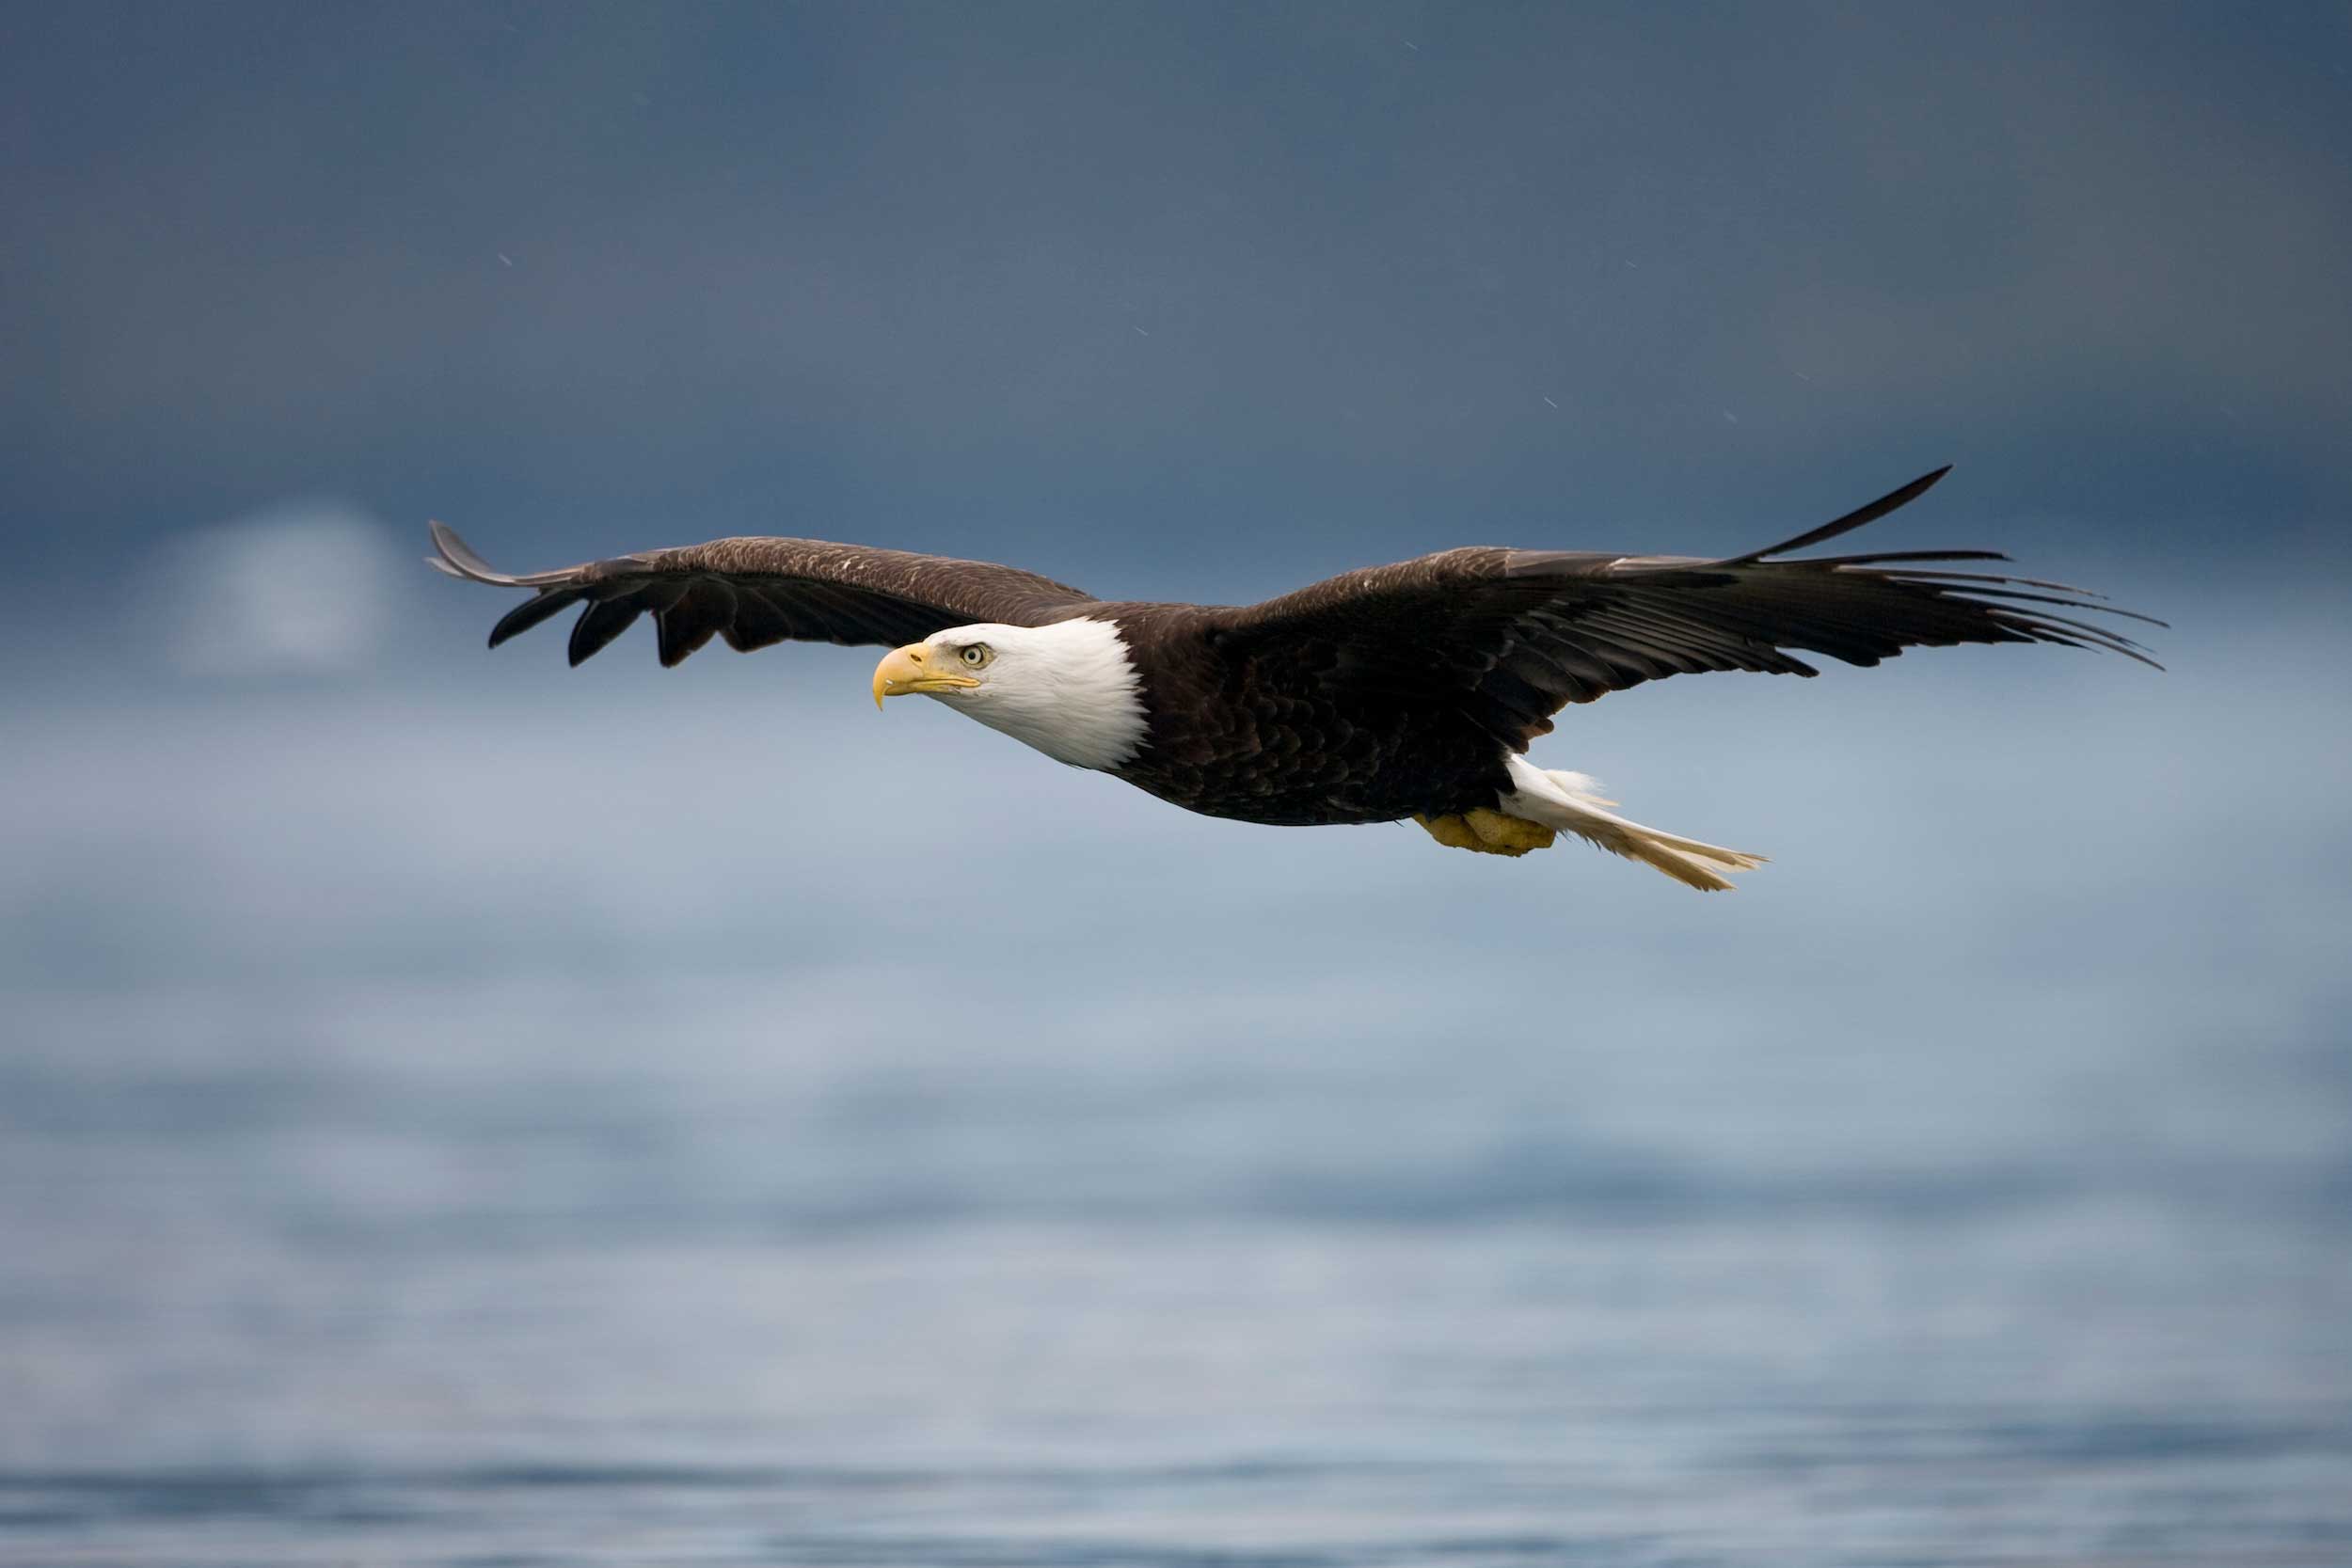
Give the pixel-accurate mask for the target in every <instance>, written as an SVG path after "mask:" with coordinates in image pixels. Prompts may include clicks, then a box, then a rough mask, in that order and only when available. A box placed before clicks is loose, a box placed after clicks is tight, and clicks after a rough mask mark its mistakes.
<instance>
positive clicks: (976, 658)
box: [958, 642, 991, 670]
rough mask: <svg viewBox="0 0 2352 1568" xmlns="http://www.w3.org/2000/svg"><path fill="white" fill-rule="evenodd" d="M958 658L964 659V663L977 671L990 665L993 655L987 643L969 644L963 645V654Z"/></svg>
mask: <svg viewBox="0 0 2352 1568" xmlns="http://www.w3.org/2000/svg"><path fill="white" fill-rule="evenodd" d="M958 657H961V658H962V660H963V662H964V663H966V664H968V665H970V666H971V667H972V668H973V669H975V670H977V669H979V668H981V667H982V666H984V665H986V664H987V663H988V661H989V658H990V657H991V655H990V654H989V651H988V644H987V643H985V642H967V643H965V644H964V645H963V651H962V653H961V655H960V656H958Z"/></svg>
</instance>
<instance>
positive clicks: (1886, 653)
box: [1221, 468, 2163, 751]
mask: <svg viewBox="0 0 2352 1568" xmlns="http://www.w3.org/2000/svg"><path fill="white" fill-rule="evenodd" d="M1947 471H1948V470H1947V469H1944V468H1938V469H1937V470H1936V471H1935V472H1933V473H1931V474H1927V475H1925V476H1923V477H1921V478H1919V479H1916V480H1914V481H1913V482H1912V483H1909V484H1906V485H1904V486H1903V487H1902V488H1901V489H1899V490H1897V491H1894V492H1892V493H1891V494H1889V495H1886V496H1883V497H1881V498H1880V499H1877V500H1875V501H1872V502H1871V503H1870V504H1869V505H1867V506H1865V507H1861V508H1859V509H1857V510H1855V511H1853V512H1850V513H1848V514H1847V515H1844V516H1842V517H1840V518H1838V519H1836V521H1835V522H1831V523H1827V524H1824V525H1822V526H1821V527H1820V528H1817V529H1813V530H1810V531H1807V532H1804V533H1801V534H1799V535H1797V536H1796V537H1795V538H1793V539H1790V540H1788V541H1785V542H1784V543H1782V544H1779V545H1774V546H1770V547H1769V548H1766V549H1761V550H1756V551H1752V552H1750V553H1749V554H1746V555H1740V556H1733V557H1730V558H1728V559H1724V560H1720V561H1714V560H1705V559H1700V558H1696V557H1683V556H1625V555H1609V554H1596V553H1580V552H1570V551H1563V550H1508V549H1494V548H1484V547H1472V548H1467V549H1456V550H1447V551H1445V552H1443V553H1441V554H1438V555H1430V556H1423V557H1422V558H1421V559H1419V560H1417V561H1406V562H1399V563H1397V564H1396V565H1393V566H1378V567H1374V568H1372V569H1371V570H1369V571H1361V572H1349V573H1346V574H1344V575H1343V576H1340V577H1336V578H1329V579H1327V580H1326V581H1323V582H1319V583H1315V584H1313V585H1312V586H1311V587H1308V588H1303V589H1300V590H1299V591H1298V592H1297V593H1295V594H1285V595H1283V596H1282V597H1281V598H1279V599H1269V600H1267V601H1266V602H1265V603H1263V604H1261V605H1256V606H1252V607H1250V608H1249V609H1247V610H1237V611H1233V612H1232V617H1231V619H1230V621H1229V622H1228V624H1227V626H1225V628H1224V636H1223V641H1222V644H1221V645H1222V646H1223V647H1225V648H1226V649H1227V650H1228V651H1229V653H1232V654H1242V655H1252V656H1256V657H1291V658H1295V659H1297V660H1298V661H1300V662H1301V663H1303V664H1307V665H1311V666H1313V667H1316V668H1321V669H1326V670H1328V671H1329V672H1330V673H1329V675H1328V676H1327V679H1329V680H1331V681H1334V682H1339V683H1345V684H1353V685H1357V686H1359V687H1361V688H1364V689H1370V688H1372V687H1375V686H1376V687H1378V688H1379V689H1384V690H1388V691H1391V692H1392V693H1394V694H1396V695H1397V696H1399V697H1401V698H1403V699H1405V700H1406V701H1436V702H1442V703H1444V704H1446V705H1449V706H1451V707H1452V708H1454V709H1455V710H1456V711H1459V712H1463V713H1466V714H1468V715H1469V716H1470V718H1471V719H1472V720H1474V721H1476V722H1477V723H1478V724H1479V726H1480V727H1481V728H1482V729H1484V730H1485V731H1486V732H1487V733H1488V734H1490V735H1493V736H1495V737H1496V738H1497V739H1499V740H1502V742H1503V743H1504V744H1506V745H1508V746H1510V747H1512V748H1513V749H1514V750H1519V751H1523V750H1525V749H1526V747H1527V744H1528V742H1530V741H1531V740H1533V739H1534V737H1535V736H1539V735H1542V734H1544V733H1546V732H1547V731H1549V729H1550V728H1551V722H1550V720H1551V716H1552V715H1553V714H1555V713H1557V712H1559V711H1560V709H1561V708H1562V707H1563V706H1565V705H1567V704H1569V703H1583V702H1590V701H1592V700H1593V699H1594V698H1596V697H1598V696H1600V695H1601V694H1602V693H1604V692H1609V691H1619V690H1623V689H1626V688H1627V687H1630V686H1639V685H1640V684H1642V683H1643V682H1644V681H1650V680H1661V679H1663V678H1665V677H1666V676H1668V675H1677V674H1687V673H1692V672H1696V671H1701V670H1757V671H1766V672H1770V673H1778V674H1794V675H1811V674H1815V673H1818V672H1817V671H1816V670H1815V669H1814V668H1813V667H1812V666H1811V665H1809V664H1807V663H1805V662H1804V660H1803V659H1801V658H1799V657H1796V656H1795V655H1794V654H1793V653H1791V652H1789V650H1791V649H1801V650H1804V651H1805V652H1808V653H1817V654H1826V655H1828V656H1829V657H1832V658H1837V659H1843V660H1845V661H1846V662H1847V663H1849V664H1876V663H1878V662H1879V661H1880V660H1881V659H1883V658H1892V657H1895V656H1896V655H1897V654H1899V653H1900V652H1901V651H1902V650H1903V649H1905V648H1911V647H1920V646H1931V647H1942V646H1947V645H1950V644H1953V643H1959V642H2058V643H2063V644H2066V645H2067V646H2070V647H2088V648H2104V649H2106V650H2108V651H2109V652H2113V653H2120V654H2122V655H2124V656H2125V657H2130V658H2136V659H2138V660H2139V661H2140V662H2141V663H2143V664H2150V665H2153V664H2154V662H2155V661H2154V660H2153V659H2152V658H2150V657H2148V656H2147V652H2146V650H2144V649H2143V648H2141V647H2140V645H2139V644H2138V643H2137V642H2134V641H2132V640H2131V639H2129V638H2127V637H2124V636H2123V635H2122V634H2121V633H2120V632H2117V631H2114V630H2112V629H2110V628H2108V627H2106V626H2100V625H2097V624H2095V623H2093V622H2090V621H2088V620H2084V619H2082V618H2080V615H2079V614H2077V615H2066V614H2058V613H2053V612H2052V611H2051V610H2042V609H2037V608H2034V607H2036V606H2044V605H2046V606H2055V607H2058V609H2060V610H2074V611H2078V612H2083V613H2089V614H2107V615H2120V616H2125V617H2128V618H2129V619H2132V620H2136V621H2147V622H2149V623H2150V624H2151V625H2156V626H2161V625H2162V624H2163V623H2162V622H2157V621H2153V620H2152V619H2151V618H2150V617H2148V616H2145V615H2137V614H2134V613H2133V612H2132V611H2130V610H2111V609H2108V608H2107V607H2106V606H2104V605H2101V604H2097V603H2093V602H2091V600H2092V599H2093V598H2095V597H2096V596H2095V595H2090V594H2087V591H2085V590H2082V589H2075V588H2068V587H2066V586H2064V585H2063V584H2058V583H2047V582H2042V581H2038V580H2036V579H2034V578H2010V577H2004V576H2000V575H1997V574H1993V573H1984V572H1959V571H1948V570H1921V569H1917V568H1916V567H1915V566H1914V565H1913V563H1914V562H1919V563H1928V562H1935V563H1949V562H1961V561H2006V560H2008V559H2009V558H2008V557H2007V556H2003V555H1999V554H1997V553H1995V552H1993V551H1990V550H1904V551H1897V552H1892V553H1887V554H1882V555H1843V556H1827V557H1815V558H1813V559H1811V560H1806V561H1785V560H1780V559H1777V558H1778V557H1779V556H1780V555H1781V554H1782V553H1783V552H1785V551H1788V550H1791V549H1797V548H1801V547H1803V546H1807V545H1814V544H1819V543H1820V542H1822V541H1823V540H1826V539H1831V538H1835V537H1836V536H1837V535H1838V534H1841V533H1846V532H1849V531H1852V530H1854V529H1857V528H1860V527H1862V526H1863V525H1864V524H1865V523H1869V522H1873V521H1876V520H1877V519H1878V518H1880V517H1883V516H1884V515H1886V514H1888V513H1890V512H1892V511H1894V510H1895V509H1896V508H1897V507H1899V506H1901V505H1903V504H1904V503H1905V502H1908V501H1910V500H1913V499H1916V498H1917V497H1918V496H1920V495H1921V494H1923V493H1924V492H1925V491H1926V490H1927V489H1928V487H1929V486H1930V485H1931V484H1933V483H1935V482H1936V481H1937V480H1939V479H1941V478H1943V477H1944V475H1945V473H1946V472H1947ZM2036 590H2039V591H2040V592H2036Z"/></svg>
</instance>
